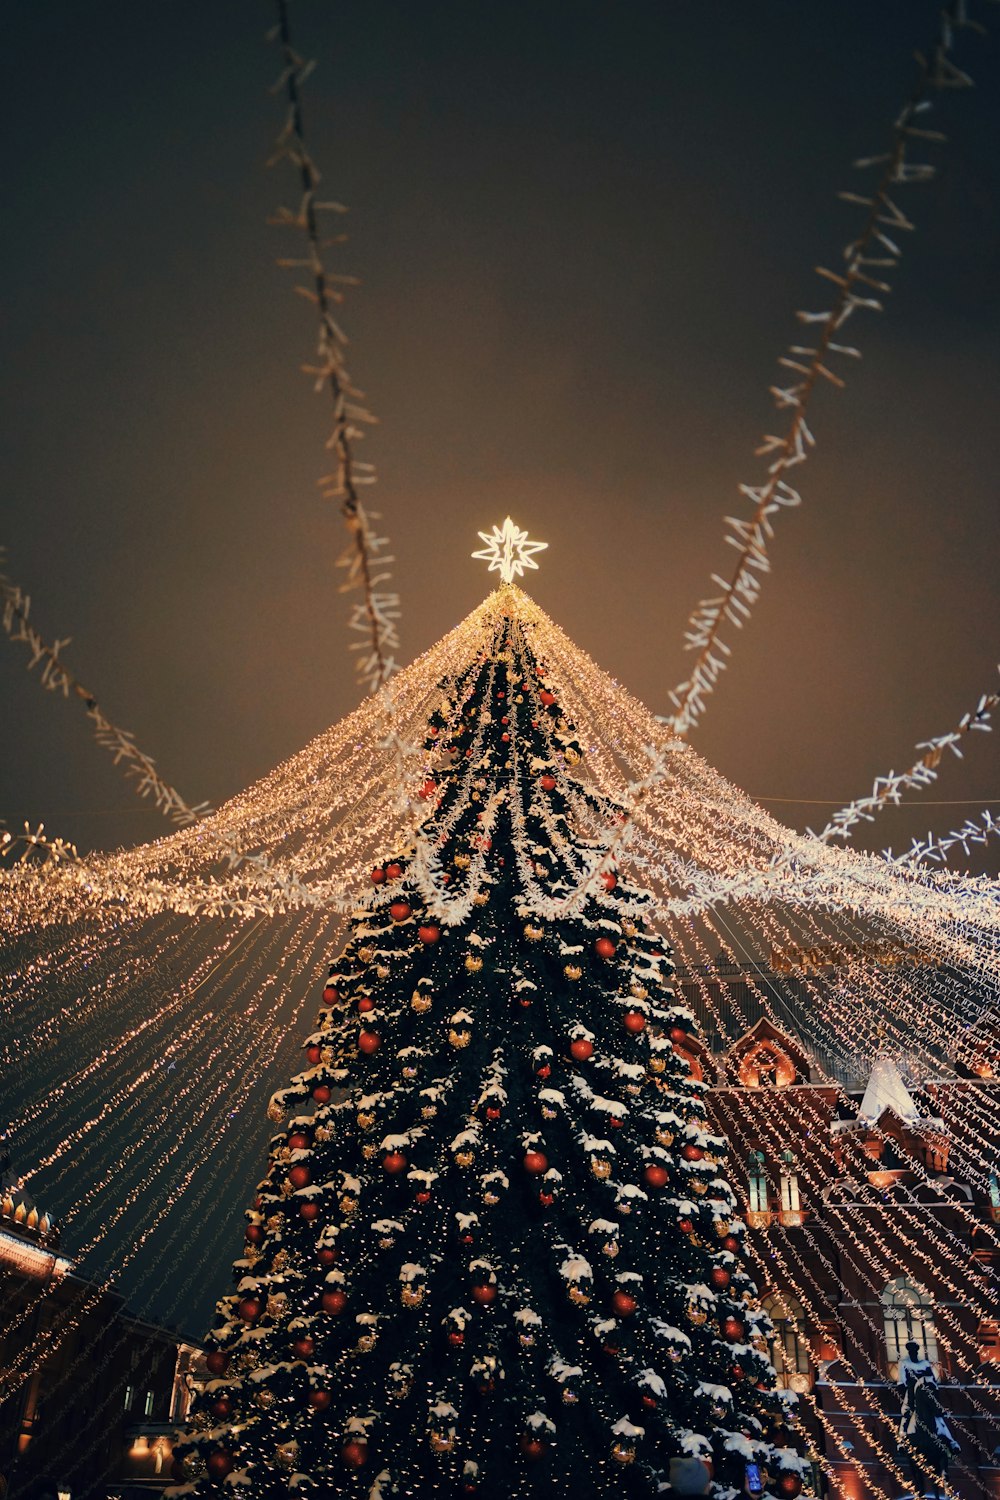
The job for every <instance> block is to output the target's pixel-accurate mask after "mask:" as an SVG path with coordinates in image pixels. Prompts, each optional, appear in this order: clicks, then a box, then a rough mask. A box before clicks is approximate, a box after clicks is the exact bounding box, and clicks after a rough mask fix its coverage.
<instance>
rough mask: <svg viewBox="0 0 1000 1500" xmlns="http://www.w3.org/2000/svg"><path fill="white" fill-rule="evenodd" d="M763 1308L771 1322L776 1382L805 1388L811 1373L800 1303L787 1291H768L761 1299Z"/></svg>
mask: <svg viewBox="0 0 1000 1500" xmlns="http://www.w3.org/2000/svg"><path fill="white" fill-rule="evenodd" d="M763 1307H764V1311H765V1312H766V1313H767V1315H768V1317H769V1318H770V1319H771V1322H772V1323H773V1324H774V1332H773V1333H772V1334H771V1363H772V1365H773V1366H774V1368H775V1370H777V1372H778V1384H779V1385H783V1386H786V1387H787V1388H788V1389H790V1390H793V1391H807V1390H808V1389H809V1388H810V1386H811V1385H812V1376H811V1371H810V1361H809V1345H808V1343H807V1342H806V1339H805V1336H804V1334H805V1314H804V1312H803V1311H802V1304H801V1302H799V1301H798V1300H797V1299H796V1298H795V1297H793V1296H792V1295H791V1293H789V1292H772V1293H771V1294H770V1296H768V1297H765V1298H764V1302H763Z"/></svg>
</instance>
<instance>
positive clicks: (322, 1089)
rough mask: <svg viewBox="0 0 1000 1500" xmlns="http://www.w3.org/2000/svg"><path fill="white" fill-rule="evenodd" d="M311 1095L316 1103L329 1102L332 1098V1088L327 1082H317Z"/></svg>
mask: <svg viewBox="0 0 1000 1500" xmlns="http://www.w3.org/2000/svg"><path fill="white" fill-rule="evenodd" d="M312 1096H313V1098H314V1099H315V1100H316V1103H317V1104H329V1102H330V1100H331V1099H332V1098H333V1090H332V1089H331V1088H330V1085H329V1084H328V1083H317V1085H316V1087H315V1088H314V1089H313V1091H312Z"/></svg>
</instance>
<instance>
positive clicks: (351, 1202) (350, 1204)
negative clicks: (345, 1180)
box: [340, 1193, 358, 1219]
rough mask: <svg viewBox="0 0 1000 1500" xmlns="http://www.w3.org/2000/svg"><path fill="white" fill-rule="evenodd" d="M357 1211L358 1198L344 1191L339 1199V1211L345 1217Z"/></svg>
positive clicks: (347, 1217)
mask: <svg viewBox="0 0 1000 1500" xmlns="http://www.w3.org/2000/svg"><path fill="white" fill-rule="evenodd" d="M357 1211H358V1200H357V1198H352V1197H351V1194H350V1193H345V1194H344V1196H343V1197H342V1198H341V1200H340V1212H341V1213H342V1214H343V1215H344V1218H345V1219H349V1218H350V1217H351V1215H352V1214H356V1213H357Z"/></svg>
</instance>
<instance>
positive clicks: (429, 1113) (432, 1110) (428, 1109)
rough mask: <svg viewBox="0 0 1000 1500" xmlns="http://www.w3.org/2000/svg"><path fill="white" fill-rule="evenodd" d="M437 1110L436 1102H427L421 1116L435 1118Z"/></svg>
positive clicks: (427, 1118)
mask: <svg viewBox="0 0 1000 1500" xmlns="http://www.w3.org/2000/svg"><path fill="white" fill-rule="evenodd" d="M437 1112H438V1110H437V1105H436V1104H425V1105H424V1107H423V1109H422V1110H421V1111H420V1113H421V1116H422V1117H423V1119H425V1120H433V1118H434V1116H435V1115H436V1114H437Z"/></svg>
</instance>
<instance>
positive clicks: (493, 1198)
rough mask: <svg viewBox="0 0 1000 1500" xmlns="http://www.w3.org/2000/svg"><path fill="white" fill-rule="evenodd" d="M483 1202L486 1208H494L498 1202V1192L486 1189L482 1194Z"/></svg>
mask: <svg viewBox="0 0 1000 1500" xmlns="http://www.w3.org/2000/svg"><path fill="white" fill-rule="evenodd" d="M483 1202H484V1203H485V1204H486V1206H487V1207H488V1208H496V1206H497V1204H498V1203H499V1202H500V1195H499V1193H494V1192H493V1190H492V1189H488V1190H487V1191H486V1192H485V1193H484V1194H483Z"/></svg>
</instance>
